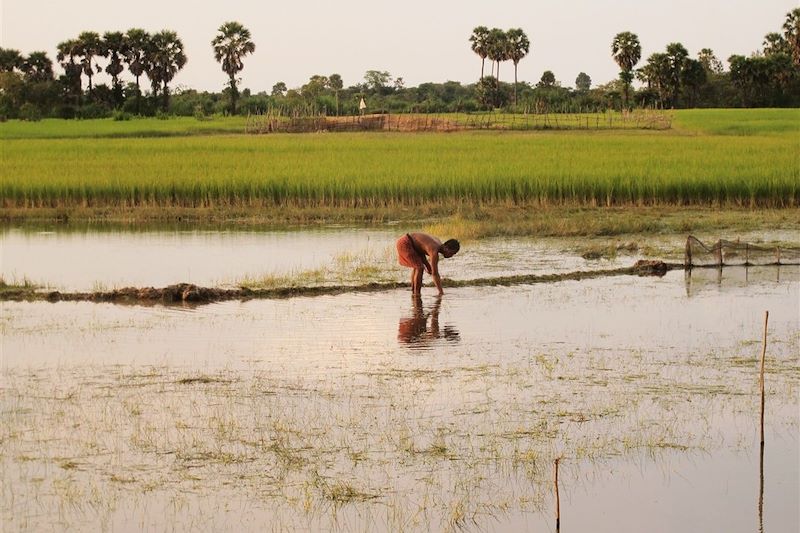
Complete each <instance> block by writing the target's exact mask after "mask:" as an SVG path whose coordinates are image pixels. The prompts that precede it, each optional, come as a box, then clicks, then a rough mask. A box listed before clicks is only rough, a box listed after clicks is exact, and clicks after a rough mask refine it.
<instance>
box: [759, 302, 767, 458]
mask: <svg viewBox="0 0 800 533" xmlns="http://www.w3.org/2000/svg"><path fill="white" fill-rule="evenodd" d="M768 322H769V311H765V312H764V344H763V347H762V349H761V379H760V380H759V383H760V384H761V446H762V447H763V446H764V360H765V359H766V355H767V324H768Z"/></svg>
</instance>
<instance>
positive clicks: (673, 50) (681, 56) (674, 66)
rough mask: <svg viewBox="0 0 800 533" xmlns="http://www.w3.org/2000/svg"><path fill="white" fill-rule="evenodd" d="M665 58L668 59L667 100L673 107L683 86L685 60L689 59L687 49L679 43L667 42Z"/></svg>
mask: <svg viewBox="0 0 800 533" xmlns="http://www.w3.org/2000/svg"><path fill="white" fill-rule="evenodd" d="M667 59H668V61H669V100H670V104H671V105H672V107H675V105H676V104H677V102H678V97H679V96H680V94H681V88H682V86H683V71H684V68H685V66H686V60H687V59H689V51H688V50H686V47H685V46H683V45H682V44H681V43H669V44H668V45H667Z"/></svg>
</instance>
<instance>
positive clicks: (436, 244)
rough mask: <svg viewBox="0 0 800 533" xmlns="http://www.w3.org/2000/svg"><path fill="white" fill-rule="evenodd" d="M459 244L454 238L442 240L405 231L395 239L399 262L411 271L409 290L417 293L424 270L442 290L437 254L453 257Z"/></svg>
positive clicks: (440, 292) (420, 286)
mask: <svg viewBox="0 0 800 533" xmlns="http://www.w3.org/2000/svg"><path fill="white" fill-rule="evenodd" d="M459 248H460V245H459V244H458V241H457V240H455V239H450V240H448V241H445V243H444V244H442V241H440V240H439V239H437V238H436V237H432V236H431V235H428V234H427V233H406V234H405V235H403V236H402V237H400V238H399V239H397V258H398V260H399V261H400V264H401V265H403V266H407V267H409V268H411V269H413V270H412V272H411V292H412V293H413V294H419V293H420V291H421V290H422V274H423V272H424V271H425V270H427V271H428V274H430V275H431V276H432V277H433V283H434V285H436V288H437V289H438V290H439V294H444V291H443V290H442V279H441V278H440V277H439V254H442V255H443V256H444V257H453V256H454V255H455V254H456V253H457V252H458V250H459Z"/></svg>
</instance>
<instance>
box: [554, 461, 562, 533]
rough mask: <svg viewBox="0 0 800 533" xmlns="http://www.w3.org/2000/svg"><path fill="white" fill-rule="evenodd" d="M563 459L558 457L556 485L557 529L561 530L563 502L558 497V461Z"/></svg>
mask: <svg viewBox="0 0 800 533" xmlns="http://www.w3.org/2000/svg"><path fill="white" fill-rule="evenodd" d="M560 460H561V458H560V457H557V458H556V463H555V474H556V475H555V486H556V531H560V530H561V502H560V500H559V497H558V462H559V461H560Z"/></svg>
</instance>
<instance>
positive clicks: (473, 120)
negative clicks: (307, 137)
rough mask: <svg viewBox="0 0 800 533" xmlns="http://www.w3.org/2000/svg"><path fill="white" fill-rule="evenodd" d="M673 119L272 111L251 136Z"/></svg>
mask: <svg viewBox="0 0 800 533" xmlns="http://www.w3.org/2000/svg"><path fill="white" fill-rule="evenodd" d="M671 127H672V117H671V116H670V115H669V114H668V113H666V112H663V111H655V110H634V111H625V112H622V113H618V112H607V113H524V114H522V113H514V114H510V113H442V114H432V113H430V114H420V113H412V114H389V113H387V114H374V115H350V116H338V117H333V116H327V115H325V114H324V113H321V114H311V115H305V116H297V115H295V114H293V115H288V116H287V115H284V114H283V113H280V112H272V111H271V112H268V113H265V114H263V115H261V114H258V115H248V117H247V122H246V126H245V131H246V132H247V133H255V134H260V133H313V132H322V131H329V132H341V131H403V132H424V131H436V132H448V131H466V130H510V131H528V130H623V129H652V130H665V129H669V128H671Z"/></svg>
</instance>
